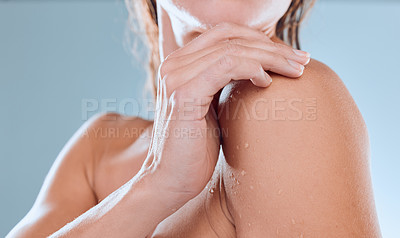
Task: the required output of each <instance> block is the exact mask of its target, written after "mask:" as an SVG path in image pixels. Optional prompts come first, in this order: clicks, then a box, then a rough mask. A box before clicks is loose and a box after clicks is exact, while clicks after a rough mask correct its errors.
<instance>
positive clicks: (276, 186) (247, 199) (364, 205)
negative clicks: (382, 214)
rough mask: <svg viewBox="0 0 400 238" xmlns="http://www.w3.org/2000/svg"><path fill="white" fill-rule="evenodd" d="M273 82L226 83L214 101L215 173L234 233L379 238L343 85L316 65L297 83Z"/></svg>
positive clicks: (359, 130) (363, 148)
mask: <svg viewBox="0 0 400 238" xmlns="http://www.w3.org/2000/svg"><path fill="white" fill-rule="evenodd" d="M272 78H273V83H272V84H271V85H270V86H269V87H268V88H257V87H255V86H254V85H252V84H251V83H248V82H245V81H240V82H233V83H231V84H229V85H227V87H226V88H224V89H223V91H222V92H221V96H220V101H219V111H218V113H219V123H220V127H221V132H222V148H223V153H224V156H225V160H223V161H224V162H223V163H224V166H223V168H224V170H223V172H222V174H223V179H224V183H225V184H226V186H225V189H226V194H227V200H228V201H229V203H228V209H229V212H230V214H232V216H233V220H234V221H235V226H236V228H237V231H238V232H239V233H243V234H254V235H253V236H257V235H258V236H259V234H271V235H274V234H277V233H278V232H281V234H282V235H283V236H294V235H297V236H298V235H299V234H300V233H301V234H303V235H305V236H307V234H309V235H316V236H322V235H323V234H326V233H333V232H335V234H338V236H341V237H348V236H349V235H350V234H353V236H359V237H363V236H366V235H367V234H372V236H373V237H378V235H377V233H378V232H379V228H378V224H377V222H376V221H377V219H376V213H375V210H374V207H373V196H372V190H371V186H370V177H369V176H370V175H369V145H368V136H367V131H366V127H365V124H364V121H363V119H362V117H361V114H360V112H359V110H358V108H357V106H356V104H355V103H354V100H353V99H352V97H351V95H350V94H349V92H348V91H347V89H346V87H345V85H344V84H343V82H342V81H341V79H340V78H339V76H338V75H337V74H336V73H335V72H334V71H333V70H331V69H330V68H329V67H328V66H326V65H325V64H323V63H321V62H318V61H316V60H311V62H310V63H309V64H308V65H307V66H306V69H305V71H304V74H303V76H302V77H301V78H298V79H289V78H286V77H283V76H279V75H272ZM239 184H240V185H239ZM266 199H267V201H268V202H265V201H266ZM354 204H357V206H353V205H354ZM304 214H308V215H307V216H304ZM321 214H325V215H321ZM354 217H359V218H360V219H357V221H355V220H354ZM259 221H272V222H270V223H269V225H267V226H266V225H265V222H259ZM349 223H351V224H352V226H351V227H349V226H348V225H347V224H349ZM316 227H318V231H317V230H316V229H315V228H316ZM338 227H340V229H338ZM239 235H240V234H239Z"/></svg>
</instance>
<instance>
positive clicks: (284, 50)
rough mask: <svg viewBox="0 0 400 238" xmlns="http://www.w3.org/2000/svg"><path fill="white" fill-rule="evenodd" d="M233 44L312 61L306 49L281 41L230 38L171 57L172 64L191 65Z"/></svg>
mask: <svg viewBox="0 0 400 238" xmlns="http://www.w3.org/2000/svg"><path fill="white" fill-rule="evenodd" d="M232 44H233V45H241V46H246V47H249V48H255V49H261V50H265V51H269V52H272V53H275V54H279V55H281V56H283V57H285V58H286V59H289V60H292V61H295V62H297V63H300V64H302V65H305V64H307V63H308V62H309V61H310V54H309V53H307V52H304V51H298V50H295V49H293V48H291V47H289V46H286V45H283V44H280V43H274V42H264V41H260V40H246V39H230V40H225V41H222V42H219V43H218V44H216V45H214V46H212V47H208V48H205V49H201V50H199V51H196V52H193V53H191V54H188V55H182V56H180V57H176V58H173V59H171V61H173V64H171V66H172V65H175V67H178V66H184V65H190V64H192V63H193V62H194V61H195V60H197V59H199V58H201V57H203V56H205V55H207V54H210V53H212V52H213V51H216V50H217V49H219V48H224V47H229V45H232ZM303 52H304V53H303ZM170 70H174V68H173V66H172V67H171V68H170Z"/></svg>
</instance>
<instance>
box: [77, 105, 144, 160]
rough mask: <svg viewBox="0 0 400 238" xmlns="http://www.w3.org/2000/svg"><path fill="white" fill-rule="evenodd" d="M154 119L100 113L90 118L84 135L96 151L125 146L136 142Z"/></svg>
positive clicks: (114, 113)
mask: <svg viewBox="0 0 400 238" xmlns="http://www.w3.org/2000/svg"><path fill="white" fill-rule="evenodd" d="M150 125H152V121H149V120H145V119H143V118H140V117H136V116H126V115H122V114H120V113H116V112H106V113H98V114H96V115H94V116H93V117H92V118H90V119H89V121H88V122H87V126H86V127H85V129H84V132H83V136H84V137H86V138H87V139H88V140H90V143H91V145H92V146H93V147H94V149H95V151H96V153H98V154H101V153H103V152H104V149H106V148H108V149H110V148H112V147H113V146H117V147H118V146H124V145H129V144H131V143H132V142H134V141H135V140H136V139H137V138H138V137H139V136H140V135H141V134H142V133H143V132H144V131H145V130H146V129H147V128H148V127H149V126H150Z"/></svg>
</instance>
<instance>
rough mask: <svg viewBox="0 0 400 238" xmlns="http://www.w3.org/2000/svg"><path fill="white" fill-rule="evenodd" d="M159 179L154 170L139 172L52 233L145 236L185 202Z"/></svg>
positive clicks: (72, 235) (96, 235)
mask: <svg viewBox="0 0 400 238" xmlns="http://www.w3.org/2000/svg"><path fill="white" fill-rule="evenodd" d="M157 181H159V179H157V178H155V176H154V174H150V173H144V174H143V173H142V174H138V175H136V176H135V177H134V178H132V179H131V180H130V181H128V182H127V183H126V184H124V185H123V186H121V187H120V188H119V189H117V190H116V191H114V192H113V193H112V194H110V195H109V196H107V197H106V198H105V199H104V200H103V201H101V202H100V203H99V204H97V205H96V206H94V207H92V208H91V209H90V210H88V211H86V212H85V213H83V214H82V215H81V216H79V217H78V218H76V219H75V220H73V221H72V222H70V223H68V224H67V225H65V226H64V227H62V228H61V229H60V230H58V231H57V232H55V233H54V234H52V235H51V236H50V237H78V236H79V237H145V236H146V235H148V234H149V233H150V232H151V231H152V230H153V229H154V228H155V227H156V226H157V225H158V223H160V222H161V221H162V220H163V219H165V218H166V217H168V216H169V215H171V214H172V213H173V212H174V211H175V210H176V209H177V208H178V207H180V206H181V205H183V204H181V203H178V202H177V201H178V200H179V199H176V198H174V197H173V196H172V195H171V194H167V193H166V192H164V190H163V189H159V188H158V185H157V183H156V182H157Z"/></svg>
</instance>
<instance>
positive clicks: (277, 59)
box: [272, 54, 286, 67]
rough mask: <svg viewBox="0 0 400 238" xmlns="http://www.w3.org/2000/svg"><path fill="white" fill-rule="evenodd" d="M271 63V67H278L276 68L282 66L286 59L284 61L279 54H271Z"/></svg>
mask: <svg viewBox="0 0 400 238" xmlns="http://www.w3.org/2000/svg"><path fill="white" fill-rule="evenodd" d="M272 61H273V62H272V65H273V66H274V67H278V66H280V65H282V64H284V63H285V62H286V59H285V57H283V56H282V55H280V54H273V56H272Z"/></svg>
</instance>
